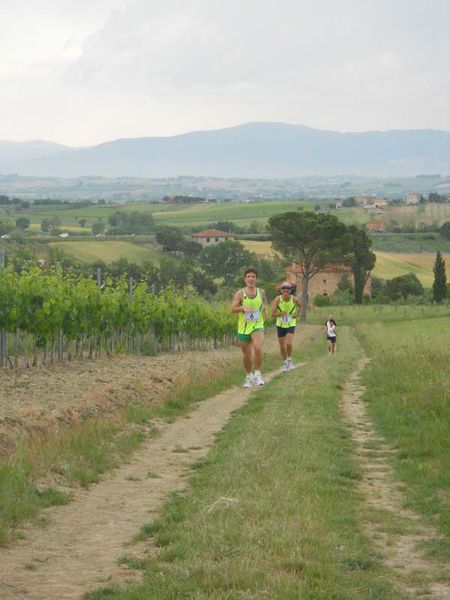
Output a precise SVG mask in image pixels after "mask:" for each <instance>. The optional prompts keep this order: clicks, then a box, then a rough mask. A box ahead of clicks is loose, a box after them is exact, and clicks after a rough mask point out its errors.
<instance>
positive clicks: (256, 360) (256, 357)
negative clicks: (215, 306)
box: [231, 267, 267, 388]
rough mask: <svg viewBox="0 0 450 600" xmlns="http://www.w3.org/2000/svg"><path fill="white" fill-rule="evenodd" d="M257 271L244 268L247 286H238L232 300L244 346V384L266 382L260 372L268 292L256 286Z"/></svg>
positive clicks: (232, 310)
mask: <svg viewBox="0 0 450 600" xmlns="http://www.w3.org/2000/svg"><path fill="white" fill-rule="evenodd" d="M257 276H258V273H257V271H256V269H254V268H253V267H249V268H248V269H246V270H245V272H244V279H245V287H244V288H242V289H240V290H238V291H237V292H236V294H235V295H234V298H233V302H232V303H231V312H233V313H237V314H238V315H239V318H238V332H237V336H236V337H237V341H238V344H239V346H240V348H241V350H242V362H243V364H244V369H245V373H246V377H245V381H244V387H246V388H249V387H252V385H253V384H255V385H264V383H265V382H264V379H263V377H262V375H261V366H262V362H263V344H264V317H265V316H266V312H267V298H266V292H265V291H264V290H262V289H261V288H257V287H256V278H257Z"/></svg>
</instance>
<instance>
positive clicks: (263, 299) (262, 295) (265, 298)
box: [259, 288, 269, 319]
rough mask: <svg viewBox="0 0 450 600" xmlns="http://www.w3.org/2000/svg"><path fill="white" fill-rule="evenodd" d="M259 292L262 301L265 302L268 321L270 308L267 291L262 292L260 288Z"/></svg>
mask: <svg viewBox="0 0 450 600" xmlns="http://www.w3.org/2000/svg"><path fill="white" fill-rule="evenodd" d="M259 292H260V294H261V298H262V301H263V312H264V315H265V317H266V319H268V318H269V306H268V303H267V296H266V291H265V290H262V289H261V288H260V289H259Z"/></svg>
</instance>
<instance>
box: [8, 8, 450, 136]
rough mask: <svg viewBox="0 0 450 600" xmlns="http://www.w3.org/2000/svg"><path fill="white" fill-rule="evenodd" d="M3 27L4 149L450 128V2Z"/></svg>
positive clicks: (32, 16)
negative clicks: (260, 131) (220, 133)
mask: <svg viewBox="0 0 450 600" xmlns="http://www.w3.org/2000/svg"><path fill="white" fill-rule="evenodd" d="M1 16H2V37H1V39H0V57H1V58H0V86H1V89H2V94H1V97H0V114H1V115H2V119H1V122H0V123H1V124H0V139H3V140H11V141H17V142H20V141H28V140H40V139H41V140H52V141H54V142H56V143H60V144H63V145H67V146H71V147H86V146H92V145H96V144H99V143H103V142H106V141H109V140H115V139H121V138H136V137H169V136H173V135H180V134H183V133H188V132H193V131H203V130H214V129H222V128H226V127H231V126H236V125H239V124H242V123H247V122H254V121H256V122H281V123H293V124H304V125H306V126H309V127H311V128H314V129H325V130H331V131H342V132H367V131H374V130H375V131H387V130H392V129H401V130H402V129H437V130H444V131H449V130H450V110H449V106H450V69H449V64H450V3H449V2H448V1H447V0H433V2H432V3H429V2H427V1H426V0H397V1H396V2H394V3H393V2H391V0H379V1H378V2H377V3H374V2H361V1H360V0H342V1H341V2H339V3H336V2H334V1H332V0H316V1H315V2H314V3H313V2H312V1H311V0H279V1H278V2H276V3H275V2H274V1H273V0H263V1H261V0H258V1H257V0H246V2H244V3H242V2H240V1H238V0H230V1H229V2H227V3H224V2H223V1H221V0H194V2H192V3H189V4H188V5H187V4H186V3H185V2H183V1H182V0H166V2H164V3H161V2H159V1H156V0H89V1H88V0H78V1H77V2H73V0H60V1H59V2H54V0H33V1H32V0H17V2H15V3H9V4H6V3H4V6H2V9H1Z"/></svg>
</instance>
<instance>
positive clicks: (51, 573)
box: [0, 371, 279, 600]
mask: <svg viewBox="0 0 450 600" xmlns="http://www.w3.org/2000/svg"><path fill="white" fill-rule="evenodd" d="M278 373H279V371H275V372H272V373H271V374H269V375H267V376H266V377H265V378H266V380H270V379H271V378H272V377H273V376H274V375H277V374H278ZM251 393H253V390H245V389H242V388H239V387H237V386H235V387H232V388H230V389H228V390H226V391H224V392H222V393H220V394H218V395H216V396H214V397H213V398H209V399H207V400H204V401H202V402H200V403H199V404H198V405H197V406H196V407H195V408H194V409H193V410H192V412H190V413H189V414H188V415H187V416H186V417H180V418H179V419H178V420H176V421H175V422H173V423H171V424H161V425H160V432H159V435H158V437H157V438H156V439H153V440H151V441H149V442H147V443H146V444H145V445H144V446H142V447H141V448H140V449H139V450H137V451H136V452H135V453H134V455H133V457H132V459H131V461H130V462H129V463H127V464H125V465H123V466H121V467H120V468H118V469H117V470H115V471H114V473H113V474H112V475H110V476H109V477H108V478H106V477H105V478H104V479H103V480H102V481H101V482H100V483H98V484H96V485H93V486H92V487H91V488H90V489H89V490H77V491H76V492H75V493H74V498H73V500H72V502H70V503H69V504H67V505H65V506H60V507H52V508H51V509H46V510H45V511H43V512H44V514H45V517H46V519H47V520H48V525H47V526H46V527H45V528H44V529H43V528H40V527H37V526H30V527H28V528H27V529H26V539H24V540H19V541H17V542H16V543H14V545H12V546H11V547H10V548H3V549H0V598H1V600H19V599H27V600H69V599H77V600H78V599H80V598H82V597H83V595H84V594H85V593H86V592H88V591H90V590H93V589H96V588H98V587H100V586H102V585H105V584H111V582H115V583H120V582H125V581H126V580H127V577H130V576H131V577H132V576H133V573H134V576H135V572H133V571H132V570H130V569H127V568H126V567H120V566H118V559H119V558H120V557H121V556H124V555H126V554H130V553H131V554H132V553H133V548H131V551H130V552H127V548H126V545H127V544H129V543H130V542H131V540H132V538H133V536H135V535H136V534H137V533H138V532H139V530H140V528H141V526H142V525H143V524H145V523H148V522H149V521H152V520H154V519H155V518H157V516H158V514H159V511H160V509H161V507H162V505H163V504H164V502H165V501H166V500H167V496H168V494H170V493H171V492H174V491H180V490H182V489H184V488H185V487H186V478H187V476H188V475H189V465H191V464H192V463H193V462H195V461H196V460H198V459H199V458H201V457H203V456H205V455H206V454H207V452H208V450H209V448H210V447H211V445H212V443H213V440H214V434H216V433H217V432H218V431H220V430H221V429H222V428H223V426H224V425H225V424H226V422H227V421H228V419H229V417H230V415H231V413H232V412H233V411H235V410H237V409H238V408H240V407H241V406H242V405H243V404H244V403H245V402H246V401H247V400H248V398H249V395H250V394H251ZM255 393H257V391H255Z"/></svg>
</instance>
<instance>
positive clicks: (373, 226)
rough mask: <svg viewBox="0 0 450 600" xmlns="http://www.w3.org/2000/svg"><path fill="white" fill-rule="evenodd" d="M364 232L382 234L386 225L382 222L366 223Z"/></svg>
mask: <svg viewBox="0 0 450 600" xmlns="http://www.w3.org/2000/svg"><path fill="white" fill-rule="evenodd" d="M366 231H370V232H372V233H384V232H385V231H386V223H385V222H384V221H367V223H366Z"/></svg>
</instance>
